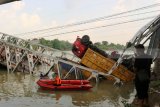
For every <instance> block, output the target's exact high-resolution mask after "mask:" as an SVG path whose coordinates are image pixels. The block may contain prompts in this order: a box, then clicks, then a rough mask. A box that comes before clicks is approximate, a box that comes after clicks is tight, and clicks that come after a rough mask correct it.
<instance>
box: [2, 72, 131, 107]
mask: <svg viewBox="0 0 160 107" xmlns="http://www.w3.org/2000/svg"><path fill="white" fill-rule="evenodd" d="M38 79H39V77H38V76H37V77H35V76H31V75H29V74H25V75H24V74H23V73H20V72H15V73H9V74H8V73H7V71H6V70H5V69H1V70H0V107H79V106H80V107H120V106H122V105H123V104H122V103H121V101H122V99H123V98H125V99H131V100H132V99H133V96H134V95H133V93H134V89H133V85H132V84H125V85H123V86H122V87H116V86H114V85H113V83H112V82H109V81H106V80H105V81H101V82H100V83H99V84H94V83H92V85H93V86H94V87H93V88H92V89H91V90H90V91H44V90H41V89H39V87H38V86H37V84H36V81H37V80H38Z"/></svg>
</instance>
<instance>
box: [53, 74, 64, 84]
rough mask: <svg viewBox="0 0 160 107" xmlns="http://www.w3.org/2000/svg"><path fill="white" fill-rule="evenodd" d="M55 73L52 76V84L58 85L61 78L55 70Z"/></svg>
mask: <svg viewBox="0 0 160 107" xmlns="http://www.w3.org/2000/svg"><path fill="white" fill-rule="evenodd" d="M55 74H56V76H55V78H54V84H53V85H56V86H60V85H61V84H62V82H61V79H60V77H59V75H58V73H57V72H55Z"/></svg>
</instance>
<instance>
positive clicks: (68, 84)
mask: <svg viewBox="0 0 160 107" xmlns="http://www.w3.org/2000/svg"><path fill="white" fill-rule="evenodd" d="M61 81H62V83H61V85H59V86H56V85H54V80H51V79H40V80H38V81H37V84H38V85H39V86H40V87H41V88H42V89H45V90H89V89H91V88H92V86H91V85H90V84H89V81H88V80H61Z"/></svg>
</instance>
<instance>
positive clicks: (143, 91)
mask: <svg viewBox="0 0 160 107" xmlns="http://www.w3.org/2000/svg"><path fill="white" fill-rule="evenodd" d="M135 51H136V52H135V56H136V57H135V62H134V71H135V74H136V75H135V88H136V91H137V94H136V98H135V99H134V101H133V103H134V104H137V105H139V106H140V107H142V106H149V103H148V89H149V83H150V74H151V70H150V69H151V64H152V58H151V56H150V55H147V54H145V53H144V51H145V48H144V46H143V45H142V44H138V45H136V46H135Z"/></svg>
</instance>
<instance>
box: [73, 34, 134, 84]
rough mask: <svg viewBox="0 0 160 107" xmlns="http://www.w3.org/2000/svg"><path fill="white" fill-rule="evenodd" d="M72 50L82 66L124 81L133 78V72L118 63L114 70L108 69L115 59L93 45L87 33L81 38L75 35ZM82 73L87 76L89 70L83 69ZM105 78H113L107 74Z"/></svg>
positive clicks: (89, 73)
mask: <svg viewBox="0 0 160 107" xmlns="http://www.w3.org/2000/svg"><path fill="white" fill-rule="evenodd" d="M72 52H73V53H74V55H76V56H77V57H79V58H80V59H81V61H80V63H81V64H82V65H83V66H86V67H88V68H91V69H95V70H97V71H99V72H103V73H108V74H110V75H113V76H115V77H117V78H119V79H120V80H121V81H124V82H129V81H132V80H133V79H134V76H135V75H134V73H133V72H132V71H131V70H129V69H128V68H127V67H125V66H124V65H119V66H118V67H117V68H116V69H115V70H113V71H110V69H111V68H112V67H113V66H114V64H115V63H116V61H115V59H112V58H110V56H109V55H108V54H107V53H105V52H104V51H103V50H100V49H99V48H97V47H96V46H94V45H93V44H92V42H91V41H90V40H89V36H87V35H85V36H83V37H82V38H79V37H77V39H76V41H75V42H74V43H73V48H72ZM83 74H84V76H85V77H89V76H90V75H91V72H88V71H85V72H83ZM106 78H107V79H108V80H114V78H113V77H112V76H107V77H106Z"/></svg>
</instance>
